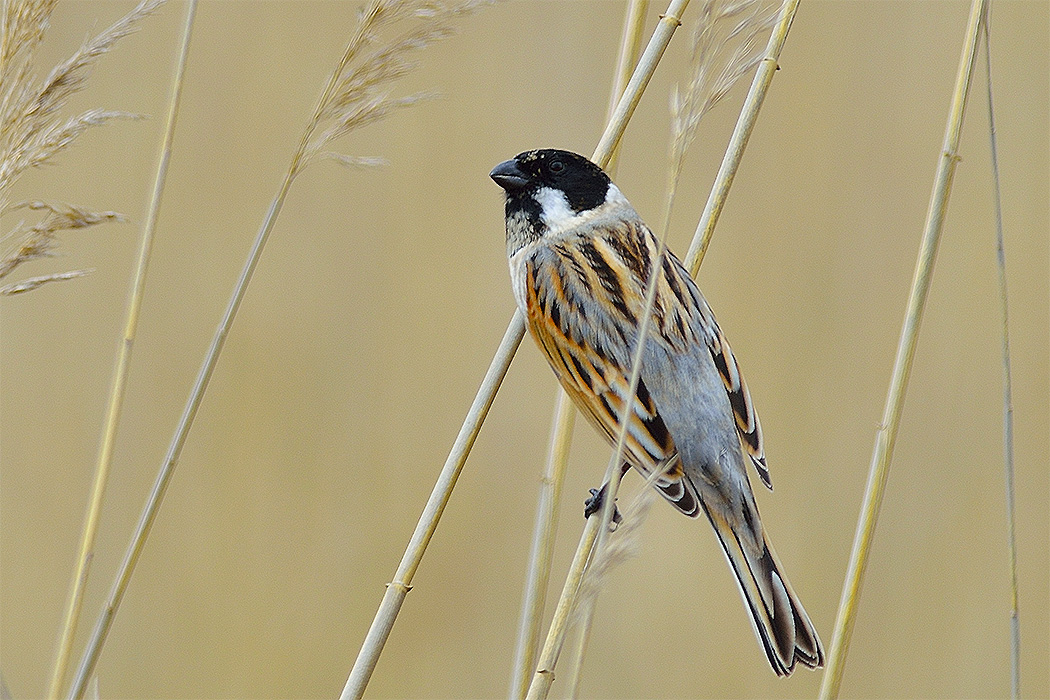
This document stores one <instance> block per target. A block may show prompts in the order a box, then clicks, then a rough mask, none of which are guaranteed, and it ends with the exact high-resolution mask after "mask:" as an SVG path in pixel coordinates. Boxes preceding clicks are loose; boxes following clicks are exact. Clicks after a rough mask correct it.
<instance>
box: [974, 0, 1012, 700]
mask: <svg viewBox="0 0 1050 700" xmlns="http://www.w3.org/2000/svg"><path fill="white" fill-rule="evenodd" d="M990 14H991V8H990V7H989V6H988V5H986V6H985V8H984V17H983V23H982V28H983V34H984V59H985V60H984V68H985V76H986V77H987V85H988V138H989V142H990V144H989V145H990V146H991V156H992V181H993V186H994V191H993V199H994V201H995V252H996V256H995V261H996V266H995V267H996V272H997V277H998V282H999V307H1000V317H1001V319H1002V324H1001V326H1000V331H1001V338H1002V358H1003V477H1004V479H1003V481H1004V486H1005V490H1006V557H1007V566H1008V569H1009V577H1010V697H1012V698H1014V700H1016V699H1017V698H1019V697H1020V696H1021V615H1020V610H1019V608H1018V595H1017V536H1016V533H1015V526H1016V517H1015V515H1014V405H1013V391H1012V388H1011V380H1010V323H1009V314H1008V313H1007V310H1008V307H1009V304H1008V303H1007V299H1008V297H1007V294H1006V246H1005V244H1004V242H1003V198H1002V189H1001V188H1000V186H999V146H998V139H997V138H996V132H995V109H994V103H993V101H992V45H991V30H990V29H989V27H988V20H989V15H990Z"/></svg>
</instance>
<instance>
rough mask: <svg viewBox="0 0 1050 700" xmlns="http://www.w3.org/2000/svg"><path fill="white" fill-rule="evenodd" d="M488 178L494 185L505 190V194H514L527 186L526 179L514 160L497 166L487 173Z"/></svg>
mask: <svg viewBox="0 0 1050 700" xmlns="http://www.w3.org/2000/svg"><path fill="white" fill-rule="evenodd" d="M489 177H491V178H492V179H493V180H495V181H496V184H497V185H499V186H500V187H502V188H503V189H505V190H506V191H507V192H514V191H516V190H520V189H523V188H524V187H525V185H527V184H529V179H528V177H526V176H525V173H523V172H522V171H521V168H519V167H518V162H517V161H516V160H506V161H503V162H502V163H500V164H499V165H497V166H496V167H495V168H493V169H492V172H491V173H489Z"/></svg>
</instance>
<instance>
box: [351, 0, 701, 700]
mask: <svg viewBox="0 0 1050 700" xmlns="http://www.w3.org/2000/svg"><path fill="white" fill-rule="evenodd" d="M688 2H689V0H672V1H671V4H670V5H669V7H668V9H667V12H666V14H665V15H664V16H663V17H662V18H661V20H660V22H659V24H658V25H657V27H656V30H655V31H654V32H653V35H652V38H651V39H650V40H649V44H648V45H647V46H646V48H645V51H644V52H643V53H642V57H641V59H640V60H639V62H638V67H637V68H636V69H635V71H634V74H633V75H632V76H631V80H630V81H628V83H627V87H626V88H625V89H624V95H623V98H621V99H620V101H619V103H618V104H617V106H616V109H615V110H614V111H613V115H612V117H611V118H610V120H609V124H608V125H607V126H606V128H605V132H604V133H603V134H602V137H601V139H600V140H599V142H598V146H597V148H595V151H594V154H593V155H592V156H591V160H592V161H594V162H595V163H597V164H598V165H600V166H604V165H607V164H608V162H609V158H610V157H611V156H612V152H613V150H614V149H615V147H616V144H617V143H618V142H619V140H620V138H621V137H622V136H623V132H624V129H626V128H627V122H628V121H630V118H631V116H632V115H633V114H634V110H635V108H637V106H638V102H639V101H640V100H641V98H642V93H643V92H644V91H645V88H646V86H647V85H648V84H649V80H650V79H651V78H652V76H653V73H654V72H655V71H656V66H657V65H658V64H659V62H660V59H661V58H662V57H663V53H664V51H665V50H666V49H667V45H668V44H669V43H670V41H671V37H672V36H673V35H674V32H675V30H676V29H677V28H678V25H679V24H680V21H679V20H678V17H679V16H680V15H681V10H682V8H684V7H685V5H687V4H688ZM524 335H525V319H524V318H523V317H522V315H521V312H520V311H515V312H514V316H513V317H512V318H511V321H510V324H509V325H508V327H507V331H506V333H505V335H504V340H503V342H502V343H501V344H500V347H499V349H498V350H497V352H496V355H495V357H493V359H492V363H491V364H490V365H489V369H488V372H487V373H486V375H485V380H484V382H483V383H482V386H481V388H480V389H479V390H478V394H477V396H476V397H475V398H474V403H473V404H472V405H471V408H470V410H469V411H468V413H467V416H466V418H465V419H464V421H463V425H462V427H461V428H460V431H459V435H458V436H457V437H456V441H455V443H454V444H453V446H452V450H451V451H450V452H449V455H448V458H447V459H446V460H445V465H444V467H442V470H441V473H440V474H439V476H438V480H437V483H435V485H434V489H433V491H432V492H431V494H430V498H429V499H428V500H427V504H426V506H425V507H424V510H423V514H422V515H421V516H420V519H419V522H418V523H417V524H416V529H415V531H414V532H413V533H412V537H411V539H410V540H409V544H408V547H407V548H406V550H405V553H404V555H403V556H402V559H401V563H400V564H399V565H398V568H397V571H396V572H395V574H394V579H393V580H392V581H391V582H390V583H389V584H387V588H386V592H385V593H384V595H383V600H382V602H381V603H380V605H379V609H378V610H377V611H376V615H375V618H374V619H373V620H372V625H371V626H370V627H369V629H368V633H367V634H366V636H365V640H364V642H363V643H362V645H361V650H360V652H359V653H358V656H357V659H356V660H355V661H354V666H353V668H352V669H351V671H350V675H349V677H348V678H347V680H346V685H345V686H344V687H343V692H342V694H341V695H340V698H341V700H350V699H351V698H360V697H361V696H362V695H364V692H365V687H366V686H367V685H368V681H369V679H370V678H371V676H372V671H373V670H375V665H376V663H377V662H378V660H379V655H380V654H381V653H382V651H383V646H384V645H385V644H386V640H387V638H388V637H389V636H390V631H391V630H392V629H393V627H394V622H395V620H396V618H397V614H398V611H399V610H400V609H401V605H402V604H403V603H404V600H405V596H406V595H407V594H408V591H409V590H410V589H411V582H412V577H413V576H414V575H415V571H416V568H417V567H418V566H419V562H420V561H421V560H422V558H423V554H424V553H425V552H426V548H427V545H428V544H429V543H430V538H431V537H432V536H433V534H434V531H435V530H436V529H437V523H438V520H439V519H440V518H441V513H442V511H443V510H444V507H445V504H447V503H448V499H449V498H450V497H451V495H452V489H453V488H454V487H455V485H456V480H457V479H458V478H459V474H460V472H461V471H462V469H463V465H464V464H465V463H466V460H467V456H468V455H469V454H470V449H471V447H473V445H474V439H475V438H476V437H477V434H478V432H479V431H480V430H481V424H482V423H483V422H484V420H485V417H486V416H487V414H488V409H489V407H490V406H491V405H492V400H493V399H494V398H495V395H496V391H498V389H499V385H500V382H501V381H502V380H503V377H504V376H505V375H506V373H507V369H508V368H509V367H510V361H511V359H513V356H514V352H515V351H516V350H517V348H518V344H520V342H521V339H522V337H523V336H524ZM592 520H593V518H592Z"/></svg>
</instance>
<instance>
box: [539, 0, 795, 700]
mask: <svg viewBox="0 0 1050 700" xmlns="http://www.w3.org/2000/svg"><path fill="white" fill-rule="evenodd" d="M798 4H799V0H788V1H787V2H785V3H784V4H783V6H782V7H781V8H780V14H779V15H778V18H777V24H776V26H775V27H774V28H773V32H772V34H771V35H770V37H769V41H768V43H767V45H766V50H765V53H764V54H763V56H762V59H761V61H760V62H759V64H758V70H757V71H756V73H755V77H754V79H753V80H752V82H751V88H750V89H749V91H748V95H747V97H746V98H745V100H744V105H743V107H742V108H741V113H740V117H739V118H738V119H737V124H736V127H735V128H734V130H733V135H732V136H731V137H730V141H729V147H728V148H727V150H726V154H725V156H724V157H723V160H722V165H721V167H720V168H719V171H718V174H717V175H716V177H715V182H714V184H713V186H712V189H711V194H710V196H709V198H708V201H707V205H706V206H705V207H704V212H703V214H702V215H701V217H700V222H699V224H698V226H697V229H696V233H695V234H694V237H693V242H692V245H690V248H689V251H690V252H689V254H688V255H687V257H686V259H685V261H684V262H685V265H686V267H687V268H689V269H690V270H691V271H692V273H693V276H694V277H695V276H696V270H698V269H699V267H700V263H701V262H702V259H703V255H704V253H705V252H706V250H707V245H706V241H709V240H710V236H711V232H712V231H713V230H714V226H715V223H716V222H717V219H718V216H719V214H721V211H722V209H723V207H724V205H725V198H726V197H727V195H728V193H729V187H730V185H731V184H732V180H733V177H734V176H735V174H736V171H737V168H738V167H739V165H740V159H741V158H742V157H743V152H744V148H745V146H746V145H747V141H748V139H749V138H750V135H751V132H752V130H753V129H754V125H755V123H756V120H757V117H758V110H759V109H760V108H761V106H762V103H763V101H764V100H765V96H766V93H767V92H768V90H769V85H770V83H771V82H772V79H773V75H774V73H775V72H776V69H777V60H778V58H779V56H780V52H781V50H782V49H783V47H784V43H785V42H786V40H787V34H788V31H789V30H790V28H791V23H792V21H793V20H794V17H795V13H796V12H797V10H798ZM672 182H673V180H672ZM671 202H673V193H672V194H671V196H669V198H668V211H667V212H666V213H667V215H668V216H669V208H670V206H671ZM665 218H666V217H665ZM665 228H666V227H665ZM665 233H666V231H665ZM700 237H704V239H705V244H704V245H700V243H701V241H700V240H698V238H700ZM662 248H663V243H662V242H661V249H662ZM656 279H658V274H656V273H655V271H654V274H653V275H652V277H651V279H650V289H647V295H646V296H647V299H646V303H647V305H651V304H652V300H651V299H649V298H648V297H649V295H650V294H651V291H652V290H651V288H652V287H653V286H654V285H653V282H654V280H656ZM647 317H648V314H646V315H644V316H643V319H644V318H647ZM639 335H641V331H639ZM639 346H641V344H639ZM634 359H635V363H634V366H633V367H632V379H634V380H635V381H636V376H635V375H636V374H637V370H638V366H639V365H640V362H638V359H639V358H637V357H636V358H634ZM622 428H623V426H621V434H620V436H619V438H618V440H617V448H616V451H615V452H614V454H613V457H612V459H610V461H609V469H608V470H607V472H606V480H605V481H604V482H603V483H605V484H608V485H609V487H608V491H607V492H606V494H605V499H604V501H603V503H602V512H601V514H600V517H597V518H595V517H592V518H588V520H587V524H586V526H585V528H584V532H583V535H582V536H581V538H580V543H579V545H578V548H577V552H576V556H575V557H574V559H573V562H572V564H571V566H570V569H569V574H568V576H567V577H566V581H565V586H564V587H563V589H562V594H561V598H560V599H559V601H558V606H557V609H556V611H555V615H554V619H553V620H552V621H551V626H550V628H549V630H548V633H547V639H546V641H545V643H544V648H543V653H542V654H541V657H540V665H539V667H538V668H537V670H536V673H535V675H534V677H533V683H532V686H531V687H530V689H529V696H528V697H529V698H530V699H532V698H535V699H537V700H538V699H540V698H546V697H547V695H548V693H549V692H550V687H551V684H552V683H553V682H554V667H555V665H556V664H557V661H558V656H559V654H560V652H561V647H562V645H563V644H564V640H565V635H566V633H567V631H568V619H569V615H570V613H571V612H572V609H573V608H574V607H575V600H576V597H577V595H578V594H579V590H580V588H581V583H582V581H583V577H584V575H585V573H586V571H585V569H586V567H587V564H588V561H589V560H590V559H591V556H592V552H593V550H594V549H595V546H596V540H597V539H598V537H599V530H604V531H606V532H607V531H608V529H609V523H610V522H611V520H612V512H613V508H612V504H613V503H615V493H616V487H617V486H618V484H619V480H618V479H616V478H614V475H615V474H616V470H617V469H619V459H618V455H619V454H621V453H622V447H623V446H622V442H621V441H622V439H623V432H624V431H623V430H622ZM594 521H600V522H601V523H603V524H604V527H600V526H599V525H598V524H596V523H595V522H594Z"/></svg>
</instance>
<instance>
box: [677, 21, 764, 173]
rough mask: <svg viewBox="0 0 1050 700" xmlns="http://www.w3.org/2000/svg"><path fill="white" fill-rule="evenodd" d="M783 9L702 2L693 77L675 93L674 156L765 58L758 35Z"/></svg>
mask: <svg viewBox="0 0 1050 700" xmlns="http://www.w3.org/2000/svg"><path fill="white" fill-rule="evenodd" d="M779 9H780V6H779V5H770V4H769V3H768V2H766V1H765V0H706V2H704V3H703V4H702V5H701V9H700V13H699V15H700V16H699V18H698V19H697V22H696V25H695V27H694V29H693V35H692V40H693V51H692V59H691V61H690V76H689V80H688V81H687V82H686V84H685V88H684V89H679V87H678V86H676V87H675V88H674V90H673V91H672V94H671V113H672V120H673V130H674V137H673V140H672V156H673V159H674V160H676V161H677V160H680V159H681V157H682V156H683V154H684V152H685V150H686V149H688V147H689V144H690V143H691V142H692V140H693V138H694V137H695V136H696V130H697V128H698V127H699V124H700V120H701V119H702V118H703V116H704V115H705V114H706V113H707V112H708V111H709V110H710V109H711V108H712V107H714V106H715V105H716V104H718V102H719V101H721V100H722V99H723V98H724V97H725V96H726V95H727V94H728V93H729V90H730V89H732V87H733V85H735V84H736V82H737V81H738V80H739V79H740V78H741V77H743V76H744V75H746V74H747V73H748V72H750V71H751V70H752V69H753V68H754V67H755V66H756V65H757V64H758V62H759V61H760V60H761V58H762V53H761V46H760V44H759V42H758V38H759V36H760V35H761V34H762V33H763V32H765V31H768V30H769V29H770V28H771V27H772V26H773V23H774V21H775V20H776V17H777V15H778V14H779ZM741 15H743V16H742V17H741ZM736 18H739V19H737V20H736V22H735V23H734V24H732V25H730V24H729V22H730V20H734V19H736Z"/></svg>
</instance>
